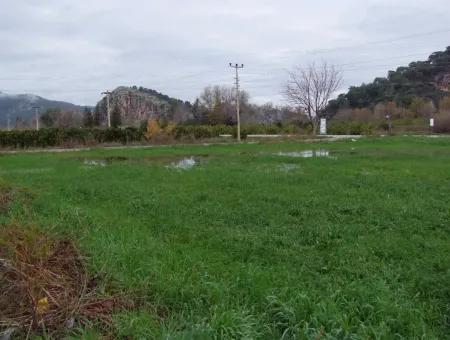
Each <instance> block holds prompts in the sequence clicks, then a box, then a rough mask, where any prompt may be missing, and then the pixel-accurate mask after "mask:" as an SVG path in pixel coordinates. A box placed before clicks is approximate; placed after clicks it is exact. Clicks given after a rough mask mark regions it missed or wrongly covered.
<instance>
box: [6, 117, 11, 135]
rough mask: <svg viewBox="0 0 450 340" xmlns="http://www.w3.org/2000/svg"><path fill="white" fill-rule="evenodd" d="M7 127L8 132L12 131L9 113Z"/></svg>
mask: <svg viewBox="0 0 450 340" xmlns="http://www.w3.org/2000/svg"><path fill="white" fill-rule="evenodd" d="M7 126H8V131H11V118H10V116H9V113H8V118H7Z"/></svg>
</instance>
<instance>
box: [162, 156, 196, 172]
mask: <svg viewBox="0 0 450 340" xmlns="http://www.w3.org/2000/svg"><path fill="white" fill-rule="evenodd" d="M196 164H197V161H196V160H195V158H194V157H189V158H183V159H181V160H179V161H178V162H174V163H172V164H170V165H169V166H168V168H172V169H180V170H188V169H191V168H193V167H194V166H195V165H196Z"/></svg>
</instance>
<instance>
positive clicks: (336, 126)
mask: <svg viewBox="0 0 450 340" xmlns="http://www.w3.org/2000/svg"><path fill="white" fill-rule="evenodd" d="M374 131H375V126H374V125H373V124H371V123H361V122H340V123H332V124H331V125H330V127H329V129H328V132H329V133H330V134H333V135H371V134H373V133H374Z"/></svg>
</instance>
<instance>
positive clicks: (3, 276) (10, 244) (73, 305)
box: [0, 226, 129, 337]
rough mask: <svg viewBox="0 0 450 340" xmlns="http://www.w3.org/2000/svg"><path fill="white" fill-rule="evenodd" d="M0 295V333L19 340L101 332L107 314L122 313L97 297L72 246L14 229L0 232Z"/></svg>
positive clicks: (118, 301) (119, 303) (115, 301)
mask: <svg viewBox="0 0 450 340" xmlns="http://www.w3.org/2000/svg"><path fill="white" fill-rule="evenodd" d="M0 292H1V294H0V306H1V308H0V332H1V331H3V332H11V331H13V332H14V335H16V333H17V334H20V335H22V336H24V337H25V336H27V337H28V336H29V335H30V334H32V333H44V332H45V333H46V334H50V335H57V334H62V333H63V332H64V331H65V330H67V329H71V328H73V327H76V326H79V325H84V324H86V323H87V322H99V323H100V324H101V325H102V326H105V329H106V327H107V326H109V325H111V322H112V320H111V314H112V313H113V312H114V311H116V310H119V309H123V308H126V307H127V304H126V303H125V302H124V301H125V300H124V299H122V298H119V297H115V296H104V295H101V294H100V293H99V292H98V279H97V278H95V277H90V276H89V274H88V273H87V271H86V268H85V266H84V263H83V258H82V257H81V255H80V253H79V252H78V250H77V249H76V247H75V246H74V244H73V242H71V241H70V240H68V239H59V238H52V237H49V236H48V235H46V234H44V233H42V232H40V231H37V230H34V229H26V230H25V229H21V228H19V227H16V226H0ZM128 306H129V304H128ZM5 334H6V333H5ZM0 335H1V333H0Z"/></svg>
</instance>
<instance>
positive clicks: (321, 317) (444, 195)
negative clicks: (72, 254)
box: [0, 137, 450, 339]
mask: <svg viewBox="0 0 450 340" xmlns="http://www.w3.org/2000/svg"><path fill="white" fill-rule="evenodd" d="M307 149H326V150H329V151H330V152H331V156H332V157H329V158H325V157H324V158H309V159H304V158H292V157H283V156H278V155H276V153H277V152H280V151H300V150H307ZM194 155H203V156H205V157H204V158H202V162H201V163H200V164H199V165H198V166H195V167H194V168H193V169H191V170H184V171H183V170H176V169H171V168H167V167H166V166H167V164H170V162H172V161H174V160H177V159H180V158H182V157H185V156H194ZM85 157H87V158H92V159H100V158H105V157H129V160H126V161H123V160H122V161H113V162H112V163H111V164H108V165H107V166H105V167H101V166H86V165H84V164H83V162H82V161H81V160H80V159H83V158H85ZM1 183H3V185H8V186H14V187H17V188H21V194H20V195H19V196H20V197H19V198H18V199H17V200H16V201H15V202H14V204H13V206H12V210H11V212H10V213H9V214H7V215H3V216H2V217H0V222H2V223H4V224H5V223H8V222H10V221H15V222H17V223H20V224H22V225H24V226H26V225H37V226H39V227H41V228H43V229H46V230H49V231H50V232H52V233H56V234H69V235H70V236H71V237H73V238H74V239H75V240H76V242H77V244H78V245H79V246H80V248H81V249H82V250H83V251H84V252H85V253H86V254H88V255H89V264H90V269H91V270H92V272H101V273H105V274H106V277H105V285H106V286H107V289H114V290H119V291H123V292H126V293H129V294H132V295H133V296H135V297H136V298H137V299H138V300H139V307H138V308H136V310H133V311H127V312H123V313H120V314H119V315H116V316H115V317H114V320H115V324H114V327H115V328H114V332H115V333H116V334H117V337H118V338H126V337H127V336H128V337H131V338H133V339H149V338H167V339H211V338H218V339H280V338H283V339H293V338H297V339H303V338H330V339H331V338H338V339H360V338H362V339H368V338H371V339H392V338H407V339H413V338H426V339H433V338H436V339H443V338H449V334H450V139H447V138H435V139H432V138H413V137H405V138H402V137H395V138H378V139H377V138H373V139H369V138H368V139H363V140H360V141H357V142H352V141H342V142H332V143H331V142H320V143H313V144H306V143H302V142H296V141H285V142H278V143H262V144H242V145H216V146H174V147H155V148H151V149H131V150H130V149H128V150H102V149H99V150H94V151H89V152H71V153H64V154H43V153H42V154H18V155H3V156H0V184H1ZM28 196H29V197H28ZM92 332H93V331H92V330H87V329H86V330H83V331H82V332H81V334H82V335H83V336H84V337H85V338H96V335H95V332H94V333H92Z"/></svg>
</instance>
